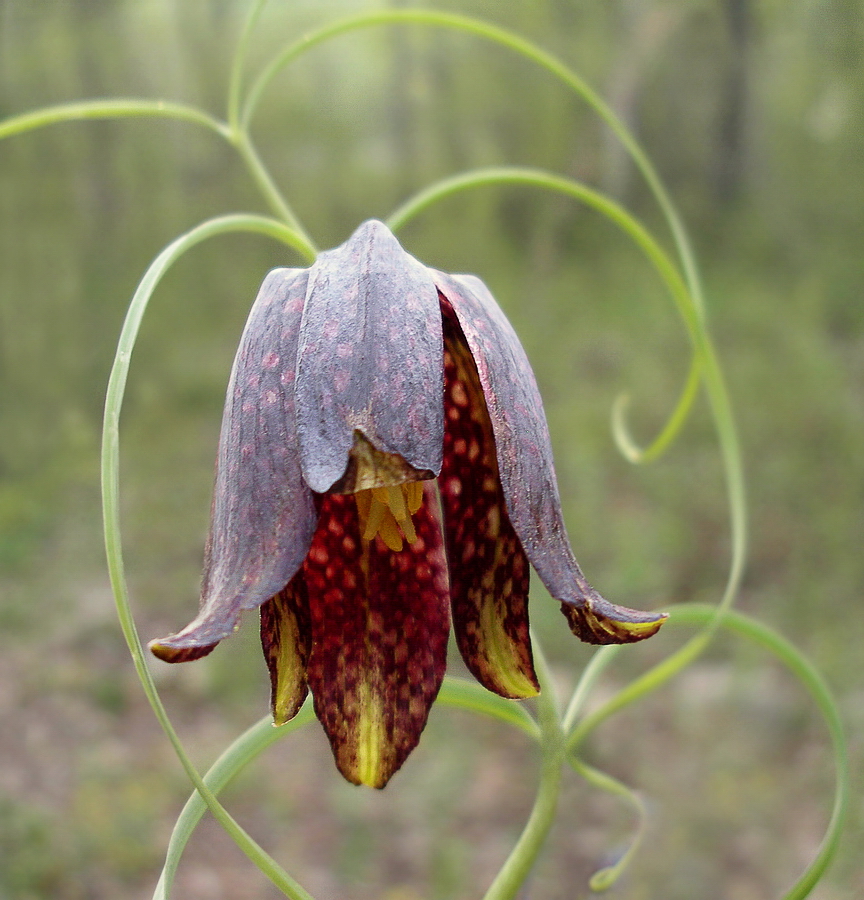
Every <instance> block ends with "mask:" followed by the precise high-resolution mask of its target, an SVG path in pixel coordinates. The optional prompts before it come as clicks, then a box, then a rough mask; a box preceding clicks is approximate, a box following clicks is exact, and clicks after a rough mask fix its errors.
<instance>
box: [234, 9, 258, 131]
mask: <svg viewBox="0 0 864 900" xmlns="http://www.w3.org/2000/svg"><path fill="white" fill-rule="evenodd" d="M266 4H267V0H255V3H254V5H253V6H252V9H250V10H249V15H248V16H247V17H246V21H245V22H244V23H243V31H242V33H241V35H240V40H239V41H238V42H237V52H236V53H235V54H234V60H233V62H232V63H231V77H230V79H229V82H228V127H229V128H230V129H231V131H232V132H233V133H234V134H237V133H238V132H239V131H240V101H241V93H242V90H243V68H244V66H245V65H246V56H247V55H248V52H249V40H250V38H251V37H252V32H253V31H254V29H255V25H256V24H257V22H258V19H259V18H260V17H261V13H262V12H263V10H264V7H265V6H266Z"/></svg>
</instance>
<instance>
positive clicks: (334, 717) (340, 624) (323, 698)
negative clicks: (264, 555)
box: [303, 482, 450, 788]
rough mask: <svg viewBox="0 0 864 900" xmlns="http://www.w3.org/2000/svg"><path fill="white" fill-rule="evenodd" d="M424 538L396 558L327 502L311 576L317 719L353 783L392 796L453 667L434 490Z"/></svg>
mask: <svg viewBox="0 0 864 900" xmlns="http://www.w3.org/2000/svg"><path fill="white" fill-rule="evenodd" d="M414 526H415V529H416V533H417V539H416V541H415V542H414V543H413V544H405V546H404V547H403V549H402V550H400V551H398V552H394V551H393V550H390V549H388V548H387V547H385V545H384V543H383V542H382V541H381V538H380V537H375V538H373V540H371V541H362V540H361V539H360V529H359V523H358V514H357V505H356V502H355V499H354V498H353V497H350V496H345V495H329V496H326V497H324V498H323V499H322V506H321V520H320V525H319V527H318V530H317V531H316V532H315V537H314V540H313V541H312V547H311V549H310V550H309V556H308V558H307V560H306V562H305V564H304V566H303V575H304V578H305V580H306V584H307V587H308V590H309V606H310V612H311V622H312V629H311V632H312V653H311V656H310V658H309V687H310V689H311V691H312V696H313V698H314V700H315V712H316V714H317V716H318V719H319V720H320V721H321V724H322V725H323V726H324V730H325V731H326V732H327V736H328V737H329V739H330V743H331V746H332V748H333V754H334V756H335V758H336V765H337V766H338V768H339V771H340V772H341V773H342V774H343V775H344V776H345V778H347V779H348V780H349V781H351V782H354V783H355V784H368V785H371V786H373V787H379V788H380V787H384V785H385V784H386V783H387V782H388V780H389V779H390V777H391V776H392V775H393V773H394V772H395V771H396V770H397V769H398V768H399V767H400V766H401V765H402V763H403V762H404V761H405V759H406V758H407V756H408V754H409V753H410V752H411V751H412V750H413V749H414V747H415V746H416V745H417V742H418V740H419V739H420V734H421V732H422V731H423V728H424V726H425V724H426V719H427V717H428V715H429V708H430V707H431V705H432V702H433V701H434V700H435V697H436V696H437V694H438V689H439V688H440V686H441V681H442V679H443V677H444V669H445V666H446V660H447V637H448V634H449V631H450V617H449V613H448V596H449V592H448V583H447V564H446V560H445V557H444V547H443V539H442V536H441V526H440V512H439V509H438V501H437V497H436V494H435V488H434V486H433V485H432V484H431V482H427V483H426V486H425V490H424V497H423V505H422V506H421V508H420V510H419V511H418V512H417V513H415V515H414Z"/></svg>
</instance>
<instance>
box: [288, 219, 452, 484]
mask: <svg viewBox="0 0 864 900" xmlns="http://www.w3.org/2000/svg"><path fill="white" fill-rule="evenodd" d="M442 365H443V364H442V348H441V316H440V314H439V312H438V293H437V291H436V289H435V285H434V284H433V282H432V276H431V274H430V271H429V270H428V269H427V268H426V267H425V266H423V265H421V264H420V263H419V262H417V260H416V259H414V257H413V256H410V255H409V254H407V253H406V252H405V251H404V250H403V249H402V247H401V246H400V245H399V243H398V241H397V240H396V238H395V237H393V235H392V234H391V233H390V231H389V230H388V229H387V227H386V226H385V225H382V224H381V223H380V222H375V221H370V222H366V223H365V224H363V225H361V226H360V227H359V228H358V229H357V231H355V232H354V234H353V235H352V236H351V238H350V239H349V240H348V241H347V242H346V243H344V244H343V245H342V246H341V247H337V248H336V249H335V250H330V251H327V252H326V253H322V254H321V255H320V256H319V257H318V259H317V261H316V262H315V264H314V265H313V266H312V268H311V269H310V270H309V286H308V290H307V295H306V303H305V306H304V309H303V319H302V323H301V327H300V343H299V349H298V359H297V423H298V431H299V435H300V455H301V464H302V467H303V475H304V477H305V479H306V482H307V483H308V484H309V486H310V487H311V488H312V489H313V490H315V491H317V492H319V493H324V492H326V491H343V492H348V491H352V490H355V489H358V488H360V487H363V488H365V487H376V486H383V485H387V484H399V483H400V482H404V481H407V480H419V479H420V478H433V477H435V476H436V475H437V474H438V472H439V471H440V469H441V446H442V439H443V428H444V412H443V405H442V400H441V386H442V383H443V369H442ZM363 439H365V442H367V443H365V444H364V443H363V442H362V441H363ZM358 440H360V441H361V443H360V445H359V447H360V449H364V448H366V447H367V445H372V446H373V447H374V448H375V449H376V450H378V451H381V452H382V453H384V454H389V459H390V462H391V463H392V464H393V465H394V466H396V467H397V469H398V470H399V471H396V472H395V473H394V474H393V475H392V477H388V476H386V475H385V476H384V477H383V478H382V479H381V480H380V481H379V483H378V484H375V483H371V482H370V483H369V484H362V485H357V484H353V483H346V482H345V481H344V480H343V479H344V478H345V477H346V476H350V475H351V470H350V469H349V455H350V454H351V452H352V449H353V448H354V447H355V445H356V444H357V443H358Z"/></svg>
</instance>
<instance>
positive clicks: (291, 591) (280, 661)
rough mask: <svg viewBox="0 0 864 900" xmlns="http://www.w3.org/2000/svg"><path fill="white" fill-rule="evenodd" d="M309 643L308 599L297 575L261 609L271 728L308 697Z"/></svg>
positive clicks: (294, 714) (297, 710)
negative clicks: (268, 674) (268, 676)
mask: <svg viewBox="0 0 864 900" xmlns="http://www.w3.org/2000/svg"><path fill="white" fill-rule="evenodd" d="M311 643H312V634H311V631H310V627H309V598H308V592H307V591H306V581H305V580H304V578H303V573H302V571H301V572H298V573H297V574H296V575H295V576H294V577H293V578H292V579H291V581H289V582H288V584H287V585H285V587H284V588H283V589H282V590H281V591H279V593H278V594H276V596H275V597H271V598H270V599H269V600H268V601H267V602H266V603H265V604H264V605H263V606H262V607H261V646H262V648H263V649H264V659H265V660H266V661H267V669H268V670H269V672H270V709H271V710H272V712H273V724H274V725H284V724H285V723H286V722H287V721H288V720H289V719H293V718H294V716H296V715H297V713H298V712H299V711H300V707H301V706H302V705H303V701H304V700H305V699H306V695H307V694H308V693H309V688H308V686H307V684H306V666H307V664H308V662H309V651H310V649H311Z"/></svg>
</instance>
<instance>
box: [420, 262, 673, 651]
mask: <svg viewBox="0 0 864 900" xmlns="http://www.w3.org/2000/svg"><path fill="white" fill-rule="evenodd" d="M433 275H434V278H435V283H436V285H437V286H438V290H439V291H440V293H441V295H442V298H443V299H444V300H445V301H446V302H447V303H449V305H450V306H451V307H452V309H453V311H454V312H455V314H456V317H457V318H458V320H459V325H460V326H461V328H462V332H463V333H464V335H465V340H466V341H467V343H468V346H469V348H470V350H471V355H472V356H473V358H474V362H475V364H476V366H477V372H478V375H479V378H480V383H481V385H482V387H483V394H484V397H485V400H486V406H487V409H488V412H489V418H490V421H491V423H492V430H493V433H494V436H495V446H496V454H497V458H498V468H499V471H500V476H501V486H502V489H503V492H504V498H505V501H506V504H507V511H508V514H509V517H510V521H511V523H512V524H513V528H514V529H515V531H516V534H517V535H518V537H519V540H520V542H521V544H522V547H523V548H524V550H525V553H526V554H527V556H528V559H529V560H530V561H531V565H533V566H534V569H535V570H536V571H537V574H538V575H539V576H540V578H541V579H542V581H543V583H544V584H545V585H546V588H547V589H548V590H549V593H550V594H551V595H552V596H553V597H555V598H556V599H557V600H559V601H560V602H561V604H562V611H563V612H564V614H565V616H566V617H567V620H568V622H569V624H570V627H571V629H572V630H573V632H574V634H576V635H577V636H578V637H579V638H581V639H582V640H584V641H587V642H589V643H595V644H608V643H630V642H633V641H639V640H642V639H644V638H646V637H650V635H652V634H654V633H655V632H656V631H657V630H658V629H659V628H660V626H661V625H662V624H663V622H664V621H665V619H666V616H665V615H657V614H655V613H646V612H640V611H638V610H632V609H627V608H626V607H621V606H616V605H615V604H612V603H609V602H608V601H607V600H605V599H604V598H603V597H602V596H601V595H600V594H599V593H598V592H597V591H596V590H594V588H593V587H591V585H590V584H589V583H588V581H587V579H586V578H585V576H584V575H583V574H582V570H581V569H580V568H579V565H578V563H577V562H576V559H575V557H574V556H573V551H572V549H571V547H570V542H569V540H568V538H567V533H566V530H565V527H564V519H563V516H562V513H561V500H560V497H559V495H558V485H557V482H556V479H555V470H554V466H553V462H552V447H551V443H550V441H549V430H548V427H547V425H546V416H545V414H544V412H543V404H542V401H541V399H540V393H539V391H538V390H537V383H536V381H535V379H534V373H533V372H532V371H531V366H530V365H529V363H528V358H527V357H526V355H525V351H524V350H523V348H522V345H521V344H520V343H519V339H518V338H517V337H516V334H515V332H514V331H513V328H512V326H511V325H510V323H509V322H508V321H507V318H506V317H505V315H504V313H503V312H502V311H501V309H500V307H499V306H498V304H497V303H496V302H495V299H494V297H493V296H492V294H490V293H489V290H488V288H487V287H486V286H485V285H484V284H483V282H482V281H480V279H479V278H476V277H475V276H473V275H447V274H445V273H443V272H434V273H433Z"/></svg>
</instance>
